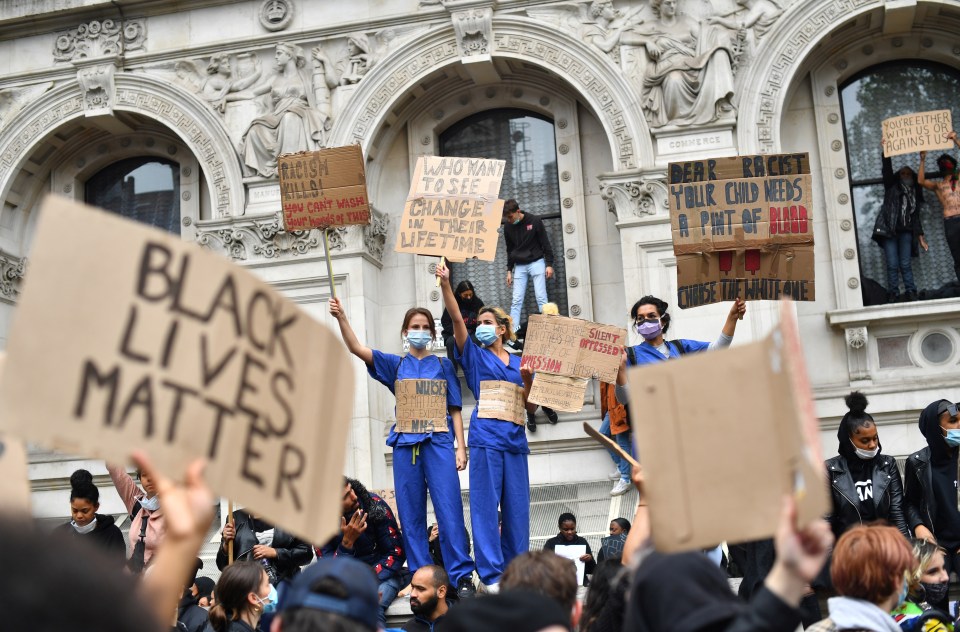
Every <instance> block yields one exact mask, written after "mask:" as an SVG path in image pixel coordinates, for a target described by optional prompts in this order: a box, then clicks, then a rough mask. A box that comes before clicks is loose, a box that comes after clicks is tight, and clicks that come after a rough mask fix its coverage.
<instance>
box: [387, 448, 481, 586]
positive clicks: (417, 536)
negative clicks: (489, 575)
mask: <svg viewBox="0 0 960 632" xmlns="http://www.w3.org/2000/svg"><path fill="white" fill-rule="evenodd" d="M416 447H419V449H420V451H419V453H418V454H417V455H416V462H414V448H416ZM393 484H394V487H396V491H397V510H398V511H399V512H400V522H401V524H402V527H403V529H402V536H403V545H404V547H406V552H407V565H408V566H409V568H410V572H411V573H415V572H417V569H418V568H420V567H421V566H428V565H430V564H433V558H431V557H430V544H429V541H428V534H427V489H428V488H429V490H430V500H431V501H432V502H433V509H434V511H435V512H436V515H437V524H438V525H439V531H440V551H441V552H442V553H443V564H444V566H445V567H446V571H447V574H448V575H450V581H451V582H453V585H454V586H456V585H457V582H458V581H460V579H461V578H463V577H467V576H469V575H471V574H472V573H473V569H474V564H473V560H471V559H470V541H469V539H468V537H467V530H466V527H465V526H464V523H463V499H462V498H461V497H460V479H459V477H458V476H457V456H456V452H455V450H454V447H453V445H452V444H447V445H442V444H441V445H434V443H433V441H424V442H422V443H418V444H417V445H416V446H413V445H406V446H396V447H394V449H393Z"/></svg>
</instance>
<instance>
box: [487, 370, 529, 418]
mask: <svg viewBox="0 0 960 632" xmlns="http://www.w3.org/2000/svg"><path fill="white" fill-rule="evenodd" d="M525 412H526V408H525V407H524V404H523V389H522V388H520V387H519V386H517V385H516V384H514V383H513V382H500V381H497V380H483V381H482V382H480V401H479V402H478V403H477V417H485V418H487V419H501V420H503V421H512V422H513V423H515V424H517V425H518V426H522V425H523V424H524V413H525Z"/></svg>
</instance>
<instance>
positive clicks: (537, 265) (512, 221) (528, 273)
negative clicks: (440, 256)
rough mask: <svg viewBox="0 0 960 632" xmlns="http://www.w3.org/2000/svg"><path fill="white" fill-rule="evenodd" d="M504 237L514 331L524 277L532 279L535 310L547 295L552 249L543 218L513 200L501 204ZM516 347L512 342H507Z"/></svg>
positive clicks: (523, 289) (525, 281) (541, 304)
mask: <svg viewBox="0 0 960 632" xmlns="http://www.w3.org/2000/svg"><path fill="white" fill-rule="evenodd" d="M503 222H504V223H503V240H504V242H506V244H507V285H512V286H513V302H512V303H511V304H510V318H512V319H513V331H514V332H516V331H517V330H518V329H520V313H521V312H522V311H523V299H524V298H525V297H526V294H527V281H528V280H529V279H533V291H534V294H536V297H537V311H542V310H543V305H544V304H545V303H546V302H547V301H548V300H549V299H548V298H547V279H552V278H553V249H552V248H551V247H550V238H549V237H547V231H546V229H545V228H544V227H543V221H542V220H541V219H540V218H539V217H537V216H536V215H533V214H532V213H525V212H523V211H521V210H520V205H519V204H518V203H517V201H516V200H513V199H510V200H507V201H506V202H504V204H503ZM508 347H510V348H512V349H511V350H513V351H518V350H519V348H518V347H517V345H516V343H515V342H511V343H508Z"/></svg>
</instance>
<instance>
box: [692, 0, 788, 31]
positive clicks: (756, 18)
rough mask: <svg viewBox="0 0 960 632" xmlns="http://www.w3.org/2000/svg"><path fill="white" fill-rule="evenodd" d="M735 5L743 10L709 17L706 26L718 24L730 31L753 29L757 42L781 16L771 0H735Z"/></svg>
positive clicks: (780, 9) (779, 9)
mask: <svg viewBox="0 0 960 632" xmlns="http://www.w3.org/2000/svg"><path fill="white" fill-rule="evenodd" d="M737 4H738V5H740V6H741V7H744V8H745V9H740V10H737V11H734V12H733V13H732V14H730V15H725V16H713V17H709V18H707V24H719V25H721V26H725V27H726V28H728V29H730V30H732V31H747V30H750V29H753V33H754V38H755V39H756V40H757V41H759V40H760V39H761V38H762V37H763V36H764V35H766V34H767V31H769V30H770V29H771V28H772V27H773V25H774V24H775V23H776V21H777V19H778V18H779V17H780V16H781V15H782V14H783V9H782V8H780V6H779V5H778V4H777V3H775V2H773V1H772V0H737ZM744 10H745V13H743V12H742V11H744Z"/></svg>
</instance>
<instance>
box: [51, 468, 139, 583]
mask: <svg viewBox="0 0 960 632" xmlns="http://www.w3.org/2000/svg"><path fill="white" fill-rule="evenodd" d="M99 510H100V490H99V489H97V486H96V485H94V484H93V475H92V474H90V472H88V471H87V470H77V471H76V472H74V473H73V474H71V475H70V517H71V520H70V522H68V523H66V524H63V525H60V526H59V527H57V529H56V531H57V533H58V534H60V535H66V536H70V537H78V538H79V539H80V540H81V541H82V542H85V543H90V544H93V545H94V546H96V547H98V548H100V549H101V550H102V551H104V552H106V553H107V554H108V555H110V556H111V557H113V558H115V559H116V560H117V562H118V563H119V564H120V565H122V564H123V563H124V562H125V561H126V559H127V545H126V544H124V542H123V534H122V533H121V532H120V528H119V527H118V526H117V525H116V524H115V521H114V519H113V516H111V515H110V514H100V513H97V512H98V511H99Z"/></svg>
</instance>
